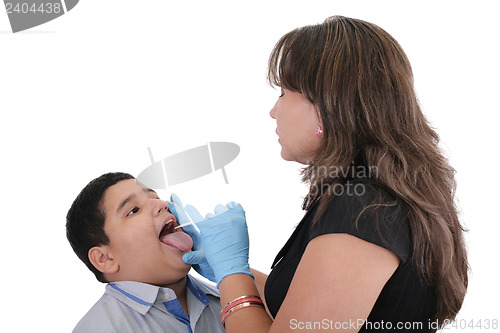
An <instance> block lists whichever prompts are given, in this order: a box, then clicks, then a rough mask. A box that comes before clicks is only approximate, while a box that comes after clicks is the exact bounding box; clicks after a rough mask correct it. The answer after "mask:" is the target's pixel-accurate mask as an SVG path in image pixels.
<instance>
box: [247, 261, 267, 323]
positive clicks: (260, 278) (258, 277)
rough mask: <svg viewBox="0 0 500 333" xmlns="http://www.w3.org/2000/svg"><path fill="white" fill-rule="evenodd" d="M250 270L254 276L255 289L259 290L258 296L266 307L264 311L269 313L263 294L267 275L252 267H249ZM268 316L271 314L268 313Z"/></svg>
mask: <svg viewBox="0 0 500 333" xmlns="http://www.w3.org/2000/svg"><path fill="white" fill-rule="evenodd" d="M250 270H251V271H252V274H253V276H254V278H255V286H256V287H257V290H258V291H259V296H260V298H262V302H264V306H265V307H266V311H267V312H268V313H269V310H268V308H267V304H266V299H265V295H264V288H265V286H266V281H267V275H266V274H264V273H262V272H260V271H258V270H256V269H253V268H250ZM269 316H271V315H270V314H269Z"/></svg>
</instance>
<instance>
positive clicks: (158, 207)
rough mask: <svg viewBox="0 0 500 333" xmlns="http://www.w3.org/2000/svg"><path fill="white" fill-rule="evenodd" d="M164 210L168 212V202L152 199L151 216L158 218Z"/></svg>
mask: <svg viewBox="0 0 500 333" xmlns="http://www.w3.org/2000/svg"><path fill="white" fill-rule="evenodd" d="M164 210H168V201H163V200H158V199H154V204H153V215H154V216H158V215H160V214H161V213H162V212H163V211H164Z"/></svg>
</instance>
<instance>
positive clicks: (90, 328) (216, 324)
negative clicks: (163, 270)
mask: <svg viewBox="0 0 500 333" xmlns="http://www.w3.org/2000/svg"><path fill="white" fill-rule="evenodd" d="M187 305H188V312H189V317H188V316H187V315H186V313H185V312H184V310H183V309H182V306H181V305H180V303H179V301H178V300H177V296H176V295H175V293H174V291H173V290H172V289H169V288H161V287H157V286H153V285H150V284H146V283H141V282H135V281H119V282H112V283H109V284H107V285H106V291H105V293H104V295H103V296H102V297H101V298H100V299H99V300H98V301H97V303H96V304H95V305H94V306H93V307H92V308H91V309H90V310H89V312H88V313H87V314H86V315H85V316H84V317H83V318H82V319H81V320H80V322H78V324H77V325H76V327H75V329H74V330H73V332H74V333H82V332H85V333H100V332H103V333H104V332H106V333H111V332H116V333H127V332H131V333H132V332H133V333H159V332H189V333H193V332H195V333H196V332H203V333H205V332H210V333H212V332H214V333H217V332H221V333H223V332H225V331H224V329H223V328H222V325H221V322H220V317H219V313H220V310H221V306H220V299H219V293H218V291H217V290H216V289H215V288H213V287H210V286H207V285H205V284H204V283H202V282H201V281H198V280H196V279H195V278H193V277H191V276H189V275H188V276H187Z"/></svg>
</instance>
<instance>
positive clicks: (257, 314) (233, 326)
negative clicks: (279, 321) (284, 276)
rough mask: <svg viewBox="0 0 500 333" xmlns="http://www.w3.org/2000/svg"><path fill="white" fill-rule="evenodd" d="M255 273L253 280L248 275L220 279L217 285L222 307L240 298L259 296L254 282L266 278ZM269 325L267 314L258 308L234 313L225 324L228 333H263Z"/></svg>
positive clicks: (233, 275) (234, 275)
mask: <svg viewBox="0 0 500 333" xmlns="http://www.w3.org/2000/svg"><path fill="white" fill-rule="evenodd" d="M256 272H257V276H255V280H254V279H253V278H252V277H251V276H250V275H248V274H232V275H228V276H226V277H224V278H223V279H222V281H221V282H220V284H219V291H220V299H221V305H222V307H225V306H226V305H227V304H228V303H230V302H232V301H233V300H234V299H236V298H238V297H241V296H252V295H260V293H259V290H258V288H257V285H256V282H257V281H262V278H263V277H267V276H266V275H265V274H263V273H261V272H259V271H256ZM259 273H260V274H259ZM264 281H265V279H264ZM259 283H261V282H259ZM263 288H264V286H263V285H262V289H263ZM271 324H272V320H271V318H270V317H269V315H268V314H267V312H266V311H265V310H264V309H262V308H259V307H248V308H243V309H241V310H239V311H236V312H234V313H232V314H231V315H230V316H229V317H228V318H227V319H226V322H225V326H226V332H228V333H231V332H241V333H245V332H248V333H261V332H262V333H264V332H268V331H269V328H270V327H271Z"/></svg>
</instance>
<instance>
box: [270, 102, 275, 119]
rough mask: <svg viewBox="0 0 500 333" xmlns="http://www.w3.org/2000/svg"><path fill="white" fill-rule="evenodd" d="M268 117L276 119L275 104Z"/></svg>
mask: <svg viewBox="0 0 500 333" xmlns="http://www.w3.org/2000/svg"><path fill="white" fill-rule="evenodd" d="M269 115H270V116H271V118H273V119H276V104H274V106H273V108H272V109H271V111H269Z"/></svg>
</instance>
